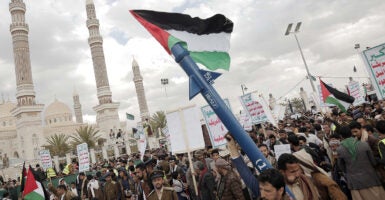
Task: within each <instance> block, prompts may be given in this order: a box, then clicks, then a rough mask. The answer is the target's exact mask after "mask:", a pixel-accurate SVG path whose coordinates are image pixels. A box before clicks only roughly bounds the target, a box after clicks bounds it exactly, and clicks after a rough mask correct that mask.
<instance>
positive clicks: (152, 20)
mask: <svg viewBox="0 0 385 200" xmlns="http://www.w3.org/2000/svg"><path fill="white" fill-rule="evenodd" d="M130 12H131V14H132V15H133V16H134V17H135V18H136V19H137V20H138V21H139V22H140V23H141V24H142V25H143V26H144V27H145V28H146V29H147V30H148V31H149V32H150V33H151V35H152V36H154V37H155V39H156V40H158V42H159V43H160V44H161V45H162V46H163V48H164V49H165V50H166V51H167V53H169V54H171V48H172V47H173V46H174V45H175V44H176V43H178V42H181V43H182V45H184V47H185V48H186V49H187V50H188V51H189V52H190V56H191V57H192V59H193V60H194V61H195V62H197V63H200V64H202V65H204V66H206V67H207V68H208V69H210V70H216V69H225V70H229V68H230V56H229V54H228V53H227V52H228V51H229V49H230V34H231V32H232V31H233V22H232V21H231V20H229V19H227V18H226V17H225V16H224V15H221V14H216V15H214V16H212V17H210V18H207V19H201V18H198V17H194V18H192V17H191V16H189V15H185V14H180V13H166V12H156V11H150V10H130Z"/></svg>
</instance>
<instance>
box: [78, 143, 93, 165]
mask: <svg viewBox="0 0 385 200" xmlns="http://www.w3.org/2000/svg"><path fill="white" fill-rule="evenodd" d="M76 149H77V152H78V160H79V172H86V171H89V170H90V155H89V153H88V145H87V143H82V144H79V145H77V146H76Z"/></svg>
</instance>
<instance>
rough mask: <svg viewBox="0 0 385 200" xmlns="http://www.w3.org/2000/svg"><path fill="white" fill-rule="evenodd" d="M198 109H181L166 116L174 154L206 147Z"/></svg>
mask: <svg viewBox="0 0 385 200" xmlns="http://www.w3.org/2000/svg"><path fill="white" fill-rule="evenodd" d="M198 113H199V111H198V109H197V107H195V106H193V107H192V106H190V107H187V108H181V109H179V110H176V111H172V112H168V113H167V114H166V118H167V126H168V130H169V133H170V140H171V149H172V152H173V153H185V152H188V151H189V152H191V151H194V150H198V149H203V148H204V147H205V142H204V139H203V132H202V126H201V122H200V117H199V115H198Z"/></svg>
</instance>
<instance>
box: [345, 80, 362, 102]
mask: <svg viewBox="0 0 385 200" xmlns="http://www.w3.org/2000/svg"><path fill="white" fill-rule="evenodd" d="M348 89H349V94H350V96H352V97H354V98H355V99H354V102H353V106H358V105H360V104H363V103H365V99H364V97H363V96H362V95H361V90H360V89H361V87H360V83H358V82H357V81H350V82H349V85H348Z"/></svg>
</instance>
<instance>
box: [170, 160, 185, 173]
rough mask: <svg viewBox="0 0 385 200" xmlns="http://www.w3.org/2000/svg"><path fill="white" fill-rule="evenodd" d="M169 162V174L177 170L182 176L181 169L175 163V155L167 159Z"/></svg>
mask: <svg viewBox="0 0 385 200" xmlns="http://www.w3.org/2000/svg"><path fill="white" fill-rule="evenodd" d="M169 163H170V174H172V173H173V172H178V174H180V176H181V177H183V176H184V173H183V169H182V168H180V167H179V166H178V164H177V163H176V158H175V157H171V158H170V159H169Z"/></svg>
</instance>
